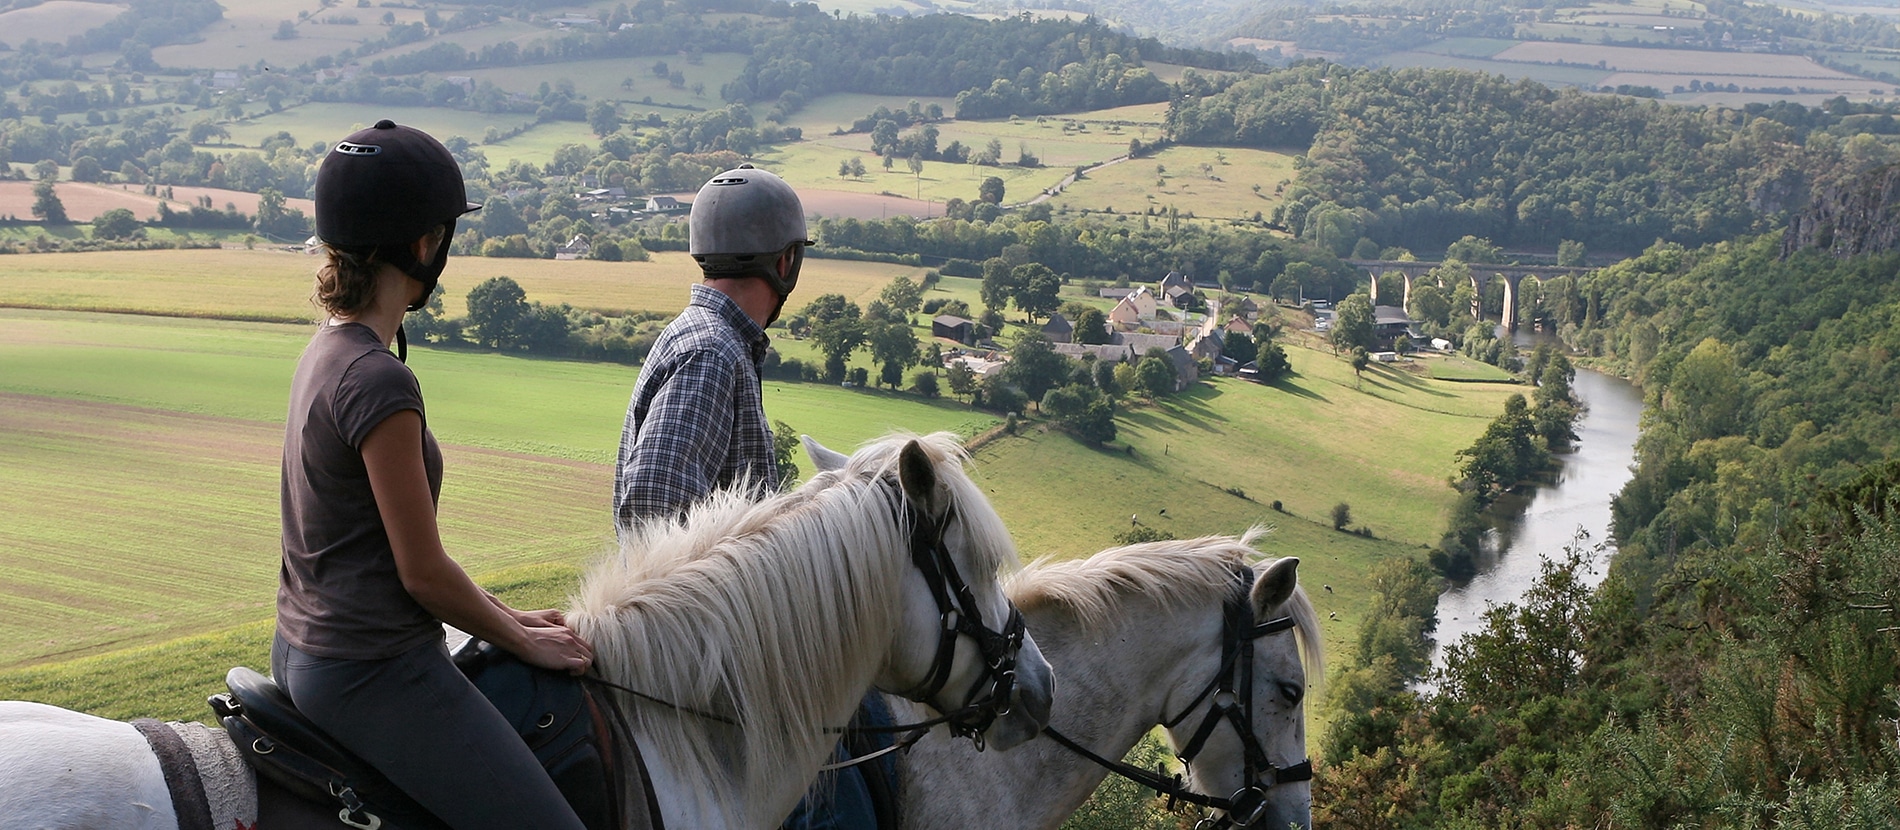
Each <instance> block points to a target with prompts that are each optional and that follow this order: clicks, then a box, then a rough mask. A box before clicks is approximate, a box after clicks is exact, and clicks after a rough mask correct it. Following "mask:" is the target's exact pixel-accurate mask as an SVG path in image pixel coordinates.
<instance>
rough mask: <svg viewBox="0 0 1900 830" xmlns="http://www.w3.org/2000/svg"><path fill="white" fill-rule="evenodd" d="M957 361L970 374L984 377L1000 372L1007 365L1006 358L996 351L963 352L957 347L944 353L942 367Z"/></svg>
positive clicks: (948, 366)
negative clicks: (955, 349)
mask: <svg viewBox="0 0 1900 830" xmlns="http://www.w3.org/2000/svg"><path fill="white" fill-rule="evenodd" d="M958 363H961V364H963V367H964V368H966V369H969V370H970V372H971V373H972V374H974V375H976V376H977V377H980V378H986V377H989V376H991V375H994V374H996V373H997V372H1001V371H1003V367H1004V366H1007V365H1009V361H1008V359H1006V358H1004V357H1003V356H1002V355H1000V354H997V353H996V352H965V351H962V350H960V349H959V350H957V351H953V352H948V353H946V354H944V356H943V366H944V368H946V369H948V368H950V366H952V365H953V364H958Z"/></svg>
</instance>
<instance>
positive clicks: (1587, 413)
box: [1433, 369, 1643, 666]
mask: <svg viewBox="0 0 1900 830" xmlns="http://www.w3.org/2000/svg"><path fill="white" fill-rule="evenodd" d="M1571 388H1572V389H1573V390H1574V391H1575V393H1576V394H1577V397H1578V398H1579V399H1581V400H1582V402H1583V404H1584V407H1585V409H1584V416H1583V419H1582V420H1581V421H1580V422H1579V423H1578V425H1577V429H1576V432H1577V436H1578V439H1577V442H1576V444H1575V445H1574V447H1573V449H1572V451H1570V452H1567V453H1562V454H1558V455H1556V456H1555V457H1554V460H1555V462H1556V470H1555V472H1554V474H1553V475H1552V476H1551V477H1550V479H1549V480H1548V481H1543V482H1538V483H1535V484H1532V485H1529V487H1528V488H1527V489H1528V492H1520V493H1518V494H1515V495H1514V496H1513V497H1511V498H1510V499H1509V500H1508V501H1501V502H1500V503H1499V505H1496V506H1494V508H1493V510H1491V511H1489V512H1488V513H1487V514H1486V515H1487V518H1488V519H1489V520H1491V521H1492V528H1491V530H1490V531H1488V532H1487V533H1486V534H1485V538H1484V544H1483V545H1482V547H1481V554H1480V557H1479V562H1478V569H1479V572H1478V575H1477V576H1476V577H1473V578H1472V579H1471V580H1469V581H1468V582H1465V583H1463V584H1457V585H1453V586H1451V587H1450V588H1449V589H1448V590H1446V591H1445V592H1444V593H1443V594H1441V595H1440V596H1439V601H1438V630H1437V632H1436V634H1435V639H1436V640H1437V642H1438V645H1439V648H1438V649H1437V651H1436V652H1435V653H1434V655H1433V664H1434V666H1442V665H1443V660H1444V654H1445V649H1444V646H1446V645H1448V644H1451V643H1456V642H1457V641H1458V640H1460V639H1461V638H1463V637H1464V636H1465V635H1466V634H1469V633H1472V632H1474V631H1477V630H1478V629H1479V628H1481V627H1482V626H1483V623H1484V619H1483V618H1484V611H1485V609H1486V608H1487V607H1489V606H1491V605H1502V604H1504V603H1508V602H1517V601H1518V600H1519V599H1521V598H1522V597H1523V595H1524V590H1525V589H1526V588H1528V587H1529V586H1530V585H1531V583H1532V582H1533V581H1534V580H1536V579H1537V577H1538V575H1539V573H1540V571H1541V565H1542V562H1543V560H1544V559H1545V558H1546V557H1552V556H1556V555H1558V554H1561V553H1562V551H1563V549H1564V548H1565V547H1566V546H1569V545H1571V544H1573V543H1580V544H1582V545H1583V546H1584V547H1586V548H1595V552H1594V553H1593V554H1592V556H1591V558H1590V561H1591V564H1592V566H1593V573H1592V575H1591V576H1590V578H1589V584H1590V585H1591V586H1595V585H1596V584H1597V583H1598V582H1600V581H1601V580H1602V579H1603V577H1604V575H1605V574H1606V573H1607V572H1608V569H1609V562H1610V557H1611V556H1612V555H1614V554H1615V552H1616V551H1615V548H1614V546H1613V545H1612V544H1611V542H1610V539H1609V527H1610V502H1611V500H1612V499H1614V498H1615V497H1616V494H1617V493H1618V492H1619V491H1621V490H1622V489H1623V485H1624V484H1626V483H1628V482H1629V479H1630V467H1631V465H1633V464H1635V462H1636V438H1637V434H1638V425H1639V424H1640V422H1641V420H1642V412H1643V394H1642V390H1641V389H1638V388H1637V387H1636V386H1635V385H1634V384H1632V383H1630V382H1629V381H1626V380H1623V379H1621V378H1616V377H1612V376H1610V375H1606V374H1603V373H1601V372H1597V371H1593V370H1590V369H1580V370H1578V372H1577V378H1576V380H1575V381H1574V382H1573V383H1572V385H1571ZM1500 508H1501V509H1500Z"/></svg>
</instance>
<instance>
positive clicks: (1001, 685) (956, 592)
mask: <svg viewBox="0 0 1900 830" xmlns="http://www.w3.org/2000/svg"><path fill="white" fill-rule="evenodd" d="M803 441H804V444H805V449H806V452H807V453H808V454H809V455H810V456H811V457H812V460H813V463H814V464H815V465H816V466H817V467H818V469H819V471H820V472H819V474H818V475H816V476H814V477H813V478H812V480H811V481H810V482H808V483H807V484H806V485H805V486H804V487H802V488H800V492H804V491H807V490H816V489H823V488H826V487H830V486H833V485H835V484H837V483H839V482H841V481H845V480H852V479H857V478H861V477H865V476H870V477H877V478H880V479H884V480H888V481H891V482H893V484H894V486H895V488H896V493H897V495H898V496H899V498H900V500H901V504H900V506H899V509H900V510H901V511H902V512H903V522H904V523H905V525H906V526H907V527H908V529H909V532H910V539H911V556H912V561H913V562H914V563H915V565H916V567H915V568H913V569H911V571H910V572H909V573H908V574H907V575H906V576H905V578H904V585H903V591H904V597H903V599H902V601H901V602H900V607H901V608H902V609H903V610H902V612H901V618H902V619H901V623H900V626H901V628H902V631H901V632H900V634H899V636H897V637H895V638H894V639H893V640H892V648H893V653H892V654H891V655H889V659H888V660H887V661H886V663H885V670H884V672H883V673H882V674H880V675H879V676H878V678H877V680H876V685H877V687H878V688H879V689H881V690H884V691H888V692H891V693H893V694H898V695H901V696H903V697H907V698H909V699H911V700H915V701H917V702H920V703H923V704H925V705H927V706H929V707H930V708H932V709H934V710H936V711H938V712H940V713H943V714H944V715H945V716H947V717H948V718H949V721H948V723H949V724H950V727H951V729H952V731H953V732H956V733H957V734H960V735H964V736H967V737H970V738H971V739H972V740H974V741H975V742H976V743H977V745H978V746H979V747H982V746H985V745H990V746H995V747H996V748H997V749H999V750H1006V749H1009V748H1011V747H1014V746H1016V745H1018V744H1021V743H1024V742H1026V741H1028V740H1030V739H1031V738H1034V737H1035V736H1036V735H1037V734H1038V733H1039V732H1041V731H1042V727H1043V726H1044V725H1046V724H1047V723H1048V721H1049V711H1050V703H1051V700H1052V699H1053V696H1054V690H1055V675H1054V671H1053V670H1052V669H1051V668H1050V667H1049V662H1048V661H1047V660H1045V659H1044V658H1043V656H1042V651H1041V649H1040V648H1038V647H1037V645H1036V641H1035V639H1034V638H1033V637H1031V636H1030V635H1029V632H1028V630H1027V629H1026V627H1025V626H1024V624H1023V622H1022V615H1021V614H1020V613H1018V612H1017V610H1016V608H1015V606H1014V605H1012V604H1011V603H1010V601H1009V598H1008V597H1007V596H1005V595H1004V593H1003V589H1002V585H1001V582H1000V577H1001V574H1002V571H1003V570H1004V569H1006V568H1010V567H1013V566H1014V565H1015V564H1016V562H1017V557H1016V549H1015V545H1014V543H1013V542H1011V540H1010V538H1009V534H1008V532H1007V531H1006V530H1005V529H1004V528H1003V523H1002V519H1001V518H1000V517H998V516H997V515H996V511H995V510H994V509H993V508H992V507H991V506H990V504H989V501H988V500H987V499H985V498H984V497H983V495H982V492H981V491H980V490H979V489H978V488H977V487H976V485H975V484H974V483H973V482H971V481H970V479H969V476H968V475H967V474H965V472H964V470H963V453H962V449H961V446H960V444H958V443H957V441H956V439H955V437H954V436H951V435H949V434H948V433H938V434H935V435H930V436H924V437H906V436H898V437H893V438H887V439H884V440H882V441H878V442H875V443H872V444H870V445H868V446H866V447H864V448H863V449H861V450H859V452H858V453H857V454H856V455H853V456H845V455H843V454H840V453H837V452H833V451H831V450H829V449H826V448H825V447H823V446H822V445H819V444H818V443H817V442H816V441H813V440H812V439H811V438H810V437H804V438H803Z"/></svg>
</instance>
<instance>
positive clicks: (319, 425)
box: [277, 323, 442, 660]
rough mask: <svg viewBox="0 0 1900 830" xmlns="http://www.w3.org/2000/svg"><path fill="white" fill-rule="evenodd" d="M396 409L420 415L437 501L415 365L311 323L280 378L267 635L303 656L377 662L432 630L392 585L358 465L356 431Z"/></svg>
mask: <svg viewBox="0 0 1900 830" xmlns="http://www.w3.org/2000/svg"><path fill="white" fill-rule="evenodd" d="M405 409H413V410H415V411H416V414H418V415H423V416H424V417H423V429H422V460H423V466H424V468H425V469H426V470H427V471H428V476H429V492H430V496H431V497H432V498H440V496H441V494H442V451H441V449H440V448H438V447H437V446H436V443H435V436H434V435H432V434H430V432H429V428H428V418H427V416H426V414H424V412H423V408H422V388H421V386H419V385H418V384H417V383H416V376H415V374H414V373H412V372H410V371H409V367H407V366H404V365H403V364H402V362H401V361H399V360H397V359H396V356H395V355H393V354H390V353H389V349H388V347H387V346H385V345H384V344H383V343H382V341H381V340H380V339H378V338H377V336H376V333H375V332H374V331H372V330H371V329H370V328H369V327H368V326H365V325H362V324H360V323H345V324H342V325H330V324H328V323H325V324H323V325H321V326H319V327H318V329H317V334H316V336H315V337H312V338H310V345H309V346H308V347H306V348H305V349H304V353H303V358H302V359H301V360H299V361H298V362H297V374H296V376H295V377H294V378H293V379H292V380H291V384H290V412H289V417H288V419H287V420H288V422H287V423H286V425H285V427H284V467H283V494H282V499H283V521H284V563H283V571H282V575H281V577H280V578H279V580H278V585H277V632H278V634H280V635H282V636H283V638H284V639H285V640H288V641H289V642H290V644H291V645H293V646H296V647H297V648H299V649H301V650H303V651H305V652H308V653H310V654H314V655H317V656H319V657H335V658H343V659H352V660H377V659H382V658H385V657H394V656H396V655H398V654H401V653H402V652H404V651H407V650H409V649H411V648H414V647H416V646H419V645H421V644H423V643H424V642H427V641H428V640H429V639H430V638H439V637H441V636H442V628H441V624H440V623H439V622H437V621H436V619H435V617H434V616H432V615H430V613H429V612H428V611H426V610H424V609H423V607H422V606H421V605H420V604H418V603H417V602H416V600H415V598H414V597H411V596H410V595H409V592H408V591H407V590H405V589H404V588H403V587H402V579H401V577H400V576H399V575H398V574H397V573H396V556H395V553H394V552H393V551H391V550H390V547H389V534H388V533H387V532H386V531H385V530H384V528H383V519H382V514H381V513H380V512H378V511H377V509H376V497H375V494H374V493H372V492H371V490H370V485H369V472H368V470H367V468H365V467H364V465H363V453H362V446H363V439H364V438H365V437H367V436H368V435H369V433H370V430H371V429H374V428H375V427H376V425H377V424H380V423H382V422H383V421H384V420H385V419H387V418H388V417H389V416H391V415H394V414H396V413H397V412H401V411H402V410H405Z"/></svg>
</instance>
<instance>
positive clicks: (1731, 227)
mask: <svg viewBox="0 0 1900 830" xmlns="http://www.w3.org/2000/svg"><path fill="white" fill-rule="evenodd" d="M1198 80H1200V79H1199V78H1198V76H1197V77H1196V78H1190V79H1186V80H1184V81H1183V82H1182V84H1181V85H1182V86H1184V87H1185V86H1189V85H1190V83H1191V82H1194V81H1198ZM1203 83H1206V84H1207V85H1208V86H1209V87H1210V88H1212V87H1218V86H1222V85H1223V84H1224V87H1223V88H1219V89H1218V90H1217V91H1210V92H1209V94H1206V95H1201V96H1194V97H1191V98H1184V99H1181V100H1178V101H1177V104H1176V106H1174V107H1173V108H1172V110H1171V112H1170V114H1169V119H1168V124H1169V129H1170V131H1171V135H1172V137H1173V138H1174V139H1175V140H1178V141H1181V142H1183V143H1191V144H1210V143H1211V144H1235V145H1244V146H1256V147H1282V148H1303V149H1305V150H1306V154H1307V159H1306V161H1307V163H1306V164H1305V166H1304V167H1303V168H1302V169H1301V171H1300V174H1299V177H1298V179H1297V180H1296V182H1295V184H1294V185H1293V186H1292V187H1290V188H1289V189H1288V190H1287V192H1286V194H1285V196H1286V205H1285V208H1284V210H1281V211H1279V212H1278V213H1277V214H1276V215H1277V218H1278V219H1279V221H1280V222H1282V223H1283V224H1285V225H1286V226H1287V227H1289V228H1292V229H1293V230H1294V231H1295V232H1296V233H1298V234H1299V235H1301V236H1303V237H1308V238H1312V239H1314V240H1315V241H1317V242H1319V243H1320V244H1322V245H1326V246H1329V247H1332V248H1333V249H1334V250H1335V251H1337V252H1339V253H1341V254H1342V255H1344V254H1345V253H1347V252H1349V251H1350V250H1351V249H1352V248H1353V247H1354V245H1355V244H1356V243H1357V241H1358V240H1359V239H1360V238H1361V237H1366V238H1369V239H1371V240H1372V241H1373V242H1374V243H1377V244H1378V245H1379V246H1381V247H1389V246H1400V247H1405V248H1410V249H1415V250H1417V251H1420V252H1421V253H1423V252H1433V253H1435V252H1436V251H1438V250H1442V249H1443V248H1444V247H1445V246H1446V245H1447V244H1449V243H1450V242H1452V241H1453V240H1456V239H1457V238H1459V237H1461V236H1464V235H1476V236H1480V237H1485V238H1489V239H1491V240H1493V241H1495V242H1497V243H1499V244H1503V245H1506V246H1509V247H1513V248H1544V249H1547V250H1548V249H1553V248H1555V247H1556V246H1557V245H1558V244H1559V243H1560V242H1561V241H1562V240H1566V239H1569V240H1576V241H1580V242H1583V243H1585V244H1586V245H1587V246H1588V247H1589V248H1590V250H1593V251H1624V252H1629V253H1634V252H1636V251H1639V250H1642V249H1643V248H1645V247H1647V246H1648V245H1649V244H1650V243H1651V242H1653V241H1655V240H1657V239H1664V240H1669V241H1672V242H1678V243H1681V244H1685V245H1700V244H1705V243H1710V242H1715V241H1719V240H1723V239H1729V238H1732V237H1735V236H1738V235H1742V234H1745V233H1760V232H1763V231H1766V230H1769V229H1771V228H1774V227H1779V226H1780V225H1781V224H1782V223H1783V222H1785V221H1786V217H1787V215H1788V213H1789V212H1790V211H1792V210H1796V209H1799V208H1801V207H1803V206H1805V204H1806V202H1807V198H1808V194H1809V191H1810V189H1811V188H1813V187H1815V186H1817V185H1823V184H1825V183H1827V182H1831V181H1836V180H1839V179H1841V178H1843V177H1852V176H1855V175H1858V174H1859V173H1861V172H1864V171H1866V170H1868V169H1871V168H1873V167H1876V166H1879V165H1881V164H1885V163H1890V162H1892V161H1894V160H1895V153H1894V150H1893V149H1892V147H1891V145H1888V144H1885V143H1883V142H1881V141H1879V140H1878V138H1877V137H1876V136H1874V135H1866V134H1862V135H1858V136H1856V137H1854V138H1852V139H1849V140H1846V141H1842V140H1838V139H1836V138H1835V136H1834V135H1833V133H1831V132H1828V131H1827V128H1828V127H1830V126H1832V125H1833V124H1837V123H1840V122H1841V121H1843V120H1845V119H1847V118H1850V117H1853V116H1856V115H1865V114H1866V112H1865V109H1866V108H1865V107H1864V106H1857V105H1851V104H1848V103H1847V102H1846V101H1837V102H1833V103H1830V104H1829V106H1828V107H1826V108H1823V109H1818V110H1816V109H1810V108H1807V107H1798V106H1788V105H1775V106H1768V105H1760V106H1756V105H1751V106H1750V107H1749V108H1747V109H1743V110H1730V109H1721V108H1716V109H1708V108H1697V107H1679V106H1665V105H1662V104H1659V103H1655V102H1650V101H1642V100H1637V99H1631V98H1624V97H1618V96H1609V95H1595V94H1589V93H1582V92H1577V91H1575V90H1566V91H1556V90H1552V89H1550V88H1548V87H1545V86H1543V85H1541V84H1537V83H1534V82H1531V81H1511V80H1508V79H1505V78H1502V77H1499V76H1495V75H1484V74H1479V73H1472V72H1462V71H1453V70H1417V69H1408V70H1396V71H1395V70H1383V69H1382V70H1366V69H1353V68H1349V67H1342V66H1338V65H1335V64H1327V63H1320V62H1314V63H1305V64H1300V65H1296V66H1294V67H1290V68H1288V69H1284V70H1278V71H1274V72H1269V73H1264V74H1260V75H1256V76H1252V77H1247V78H1244V79H1238V80H1235V79H1233V78H1232V76H1223V77H1220V78H1216V79H1214V80H1213V81H1206V82H1203Z"/></svg>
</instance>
